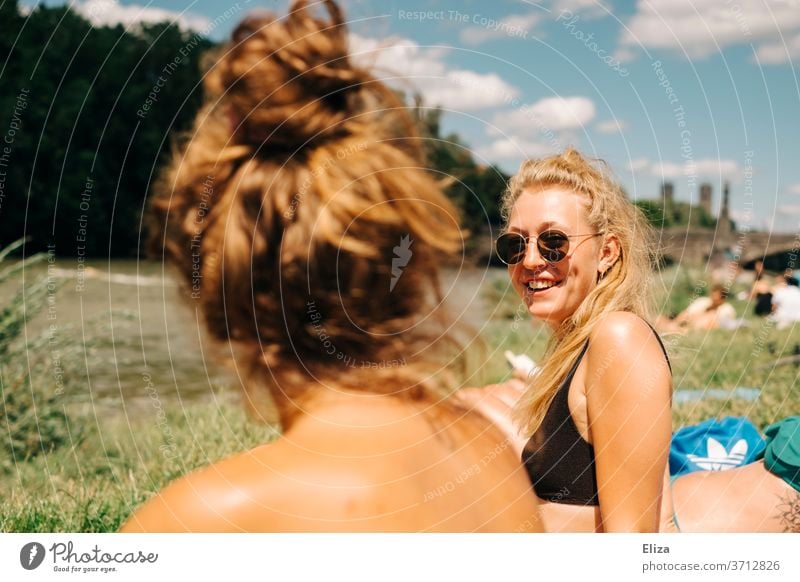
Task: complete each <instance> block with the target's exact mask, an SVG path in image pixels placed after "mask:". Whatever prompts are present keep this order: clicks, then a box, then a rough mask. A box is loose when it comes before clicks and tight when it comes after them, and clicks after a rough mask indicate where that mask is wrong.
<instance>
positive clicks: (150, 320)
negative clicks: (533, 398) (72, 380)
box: [0, 257, 506, 414]
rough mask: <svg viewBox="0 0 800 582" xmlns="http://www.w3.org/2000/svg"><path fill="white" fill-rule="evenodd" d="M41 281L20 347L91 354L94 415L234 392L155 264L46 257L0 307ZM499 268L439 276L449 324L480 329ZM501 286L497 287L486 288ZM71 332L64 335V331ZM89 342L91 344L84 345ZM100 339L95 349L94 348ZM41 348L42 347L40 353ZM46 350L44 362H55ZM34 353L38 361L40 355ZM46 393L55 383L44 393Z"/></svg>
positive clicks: (1, 291)
mask: <svg viewBox="0 0 800 582" xmlns="http://www.w3.org/2000/svg"><path fill="white" fill-rule="evenodd" d="M42 277H48V280H49V281H51V282H58V283H59V285H58V288H57V289H55V287H51V289H50V292H49V297H48V303H47V304H46V306H45V308H44V310H42V311H41V312H40V313H39V314H37V315H36V316H35V317H33V318H31V319H30V321H29V322H28V324H27V326H26V334H27V337H28V339H29V340H32V339H33V338H35V337H37V336H39V335H40V334H42V333H44V332H47V330H52V331H51V333H52V334H56V335H58V334H61V335H62V336H63V338H66V337H74V338H75V339H74V341H77V342H81V343H82V342H83V341H84V338H86V340H87V344H86V345H89V346H90V347H89V348H85V349H83V350H80V353H81V354H82V355H81V356H79V357H84V356H85V354H84V352H86V353H88V357H85V361H84V362H77V364H78V365H79V367H80V368H81V369H82V370H83V376H84V379H83V382H80V383H79V384H80V385H81V386H84V387H85V391H84V392H83V393H82V394H77V395H72V396H74V397H75V398H77V399H78V400H80V401H83V402H90V403H91V405H92V406H93V407H95V408H97V407H100V408H101V409H104V410H107V411H108V413H110V414H113V413H114V412H115V411H118V412H123V411H124V412H125V413H126V414H132V413H135V411H136V410H137V409H140V408H141V407H142V406H145V405H146V403H147V402H148V399H149V398H151V397H152V396H153V394H154V393H157V395H158V397H159V398H160V399H161V400H178V401H181V402H187V401H189V402H195V401H203V400H210V399H214V398H218V397H221V396H224V395H230V394H232V393H234V392H233V391H235V386H233V387H232V384H233V385H235V384H236V383H237V379H236V373H235V371H231V370H228V369H227V368H226V367H225V366H224V365H223V364H222V363H221V362H220V361H219V360H218V359H217V358H215V357H214V356H212V355H211V353H212V352H215V350H213V349H211V347H212V346H211V345H210V344H209V341H208V338H206V337H205V336H204V334H203V331H202V326H201V322H200V319H199V314H198V313H196V312H195V310H194V307H193V306H190V305H187V304H185V303H184V302H183V300H182V299H181V298H180V297H179V295H178V286H177V283H176V281H175V279H174V277H173V276H172V275H171V273H170V272H169V271H165V270H164V269H163V267H162V265H161V264H160V263H156V262H143V261H135V260H114V261H110V262H109V261H87V262H86V263H77V262H76V261H75V259H73V258H63V259H62V258H55V257H51V260H50V261H49V263H48V262H44V263H41V264H39V265H36V266H34V267H31V268H29V269H26V270H25V272H24V273H23V274H22V275H20V276H18V277H16V278H15V279H14V280H12V281H8V282H6V283H5V284H3V285H1V286H0V298H2V299H3V302H4V303H6V302H7V301H8V298H9V297H10V296H11V295H12V294H13V293H14V292H15V291H16V290H17V289H19V288H20V286H21V285H23V284H24V285H26V286H30V285H32V284H33V283H34V282H35V281H37V280H41V278H42ZM505 278H506V272H505V270H503V269H492V268H486V269H479V268H474V267H471V268H468V269H452V268H450V269H446V270H445V271H444V272H443V277H442V281H443V290H444V292H445V293H446V295H447V301H448V305H449V307H450V309H451V311H452V313H453V314H454V315H455V317H456V318H457V319H460V320H462V321H466V322H468V323H470V324H472V325H473V327H476V328H480V327H482V325H483V324H485V322H486V321H488V319H489V318H491V317H492V312H493V307H494V306H493V305H490V304H489V303H490V301H489V300H488V299H487V296H486V293H485V289H486V288H488V287H490V286H492V285H497V284H500V285H503V284H505ZM496 281H500V282H501V283H495V282H496ZM70 330H71V331H70ZM91 338H94V340H93V339H91ZM97 342H99V344H100V345H94V344H96V343H97ZM44 349H50V348H44ZM52 351H53V352H54V353H48V354H44V356H46V357H47V358H50V359H52V358H53V357H59V354H58V352H57V351H56V350H52ZM39 355H40V356H41V355H42V354H39ZM52 388H53V389H54V390H55V389H57V386H55V384H54V386H53V387H52Z"/></svg>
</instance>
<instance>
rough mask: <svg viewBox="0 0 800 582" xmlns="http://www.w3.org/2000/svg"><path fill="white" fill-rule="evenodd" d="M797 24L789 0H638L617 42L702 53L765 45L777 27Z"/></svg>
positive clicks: (799, 13) (797, 10) (798, 16)
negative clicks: (743, 46) (701, 0)
mask: <svg viewBox="0 0 800 582" xmlns="http://www.w3.org/2000/svg"><path fill="white" fill-rule="evenodd" d="M798 29H800V7H798V5H797V2H795V1H793V0H791V1H790V0H783V1H775V2H771V3H767V2H764V0H736V1H735V2H732V1H731V0H704V1H703V2H698V1H697V0H638V2H637V6H636V13H635V14H634V15H633V17H632V18H631V19H630V21H629V22H628V24H627V29H623V30H622V36H621V39H620V45H621V47H622V48H625V47H635V46H638V45H639V44H641V45H642V46H644V47H646V48H648V49H668V50H674V51H680V52H683V51H685V52H686V53H687V54H688V55H689V57H692V58H702V57H706V56H708V55H710V54H712V53H714V52H717V51H718V50H721V49H724V48H725V47H727V46H731V45H736V44H742V43H758V42H760V41H765V42H768V43H769V44H767V45H763V46H766V47H769V46H770V45H772V44H774V41H773V40H772V39H774V38H775V37H776V35H777V34H778V32H782V33H784V34H787V33H790V32H792V31H798ZM717 47H719V49H718V48H717ZM765 50H767V52H768V53H770V51H771V49H769V48H767V49H765ZM771 54H772V56H773V57H774V53H771Z"/></svg>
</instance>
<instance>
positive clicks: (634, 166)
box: [628, 158, 650, 174]
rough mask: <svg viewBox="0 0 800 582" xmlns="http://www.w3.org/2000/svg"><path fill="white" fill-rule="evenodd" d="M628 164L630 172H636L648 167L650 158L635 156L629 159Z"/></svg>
mask: <svg viewBox="0 0 800 582" xmlns="http://www.w3.org/2000/svg"><path fill="white" fill-rule="evenodd" d="M628 166H629V167H630V170H631V172H633V173H634V174H638V173H640V172H643V171H645V170H646V169H647V168H649V167H650V160H648V159H646V158H635V159H633V160H631V161H630V163H629V164H628Z"/></svg>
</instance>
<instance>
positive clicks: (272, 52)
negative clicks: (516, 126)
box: [150, 0, 463, 428]
mask: <svg viewBox="0 0 800 582" xmlns="http://www.w3.org/2000/svg"><path fill="white" fill-rule="evenodd" d="M320 7H321V9H320ZM207 66H208V71H207V73H206V75H205V77H204V88H205V92H206V97H207V98H206V103H205V106H204V107H203V108H202V109H201V111H200V112H199V113H198V115H197V117H196V120H195V123H194V128H193V129H192V131H191V132H190V133H189V134H187V135H186V136H184V137H183V139H182V142H181V144H180V145H179V147H178V148H177V149H176V151H175V152H174V153H173V155H172V158H171V161H170V162H169V164H168V167H167V169H166V171H165V172H164V173H163V175H162V176H161V179H160V181H159V182H158V184H157V187H156V194H155V197H154V198H153V200H152V203H151V206H150V221H151V225H150V226H151V237H150V248H151V252H154V254H156V255H157V256H160V257H163V258H164V259H166V260H168V261H169V262H171V263H173V264H174V265H175V266H176V267H177V269H178V271H179V273H180V274H181V276H182V279H183V282H184V285H183V289H184V292H185V294H186V295H187V298H189V299H191V301H193V302H194V304H195V305H196V307H197V308H198V309H199V311H200V313H201V314H202V315H203V319H204V322H205V325H206V327H207V329H208V331H209V332H210V334H211V335H212V337H213V338H215V339H217V340H220V341H224V342H229V343H231V344H232V345H233V346H234V348H235V349H234V361H235V363H236V364H237V366H238V367H240V368H242V369H243V370H244V372H245V374H246V376H245V377H246V379H247V381H246V382H245V384H246V388H245V390H246V391H247V396H248V398H247V400H248V402H250V403H251V404H253V403H255V404H253V406H255V407H258V406H260V405H261V403H263V402H264V400H265V399H264V398H262V397H260V396H259V394H258V393H256V391H258V390H259V389H261V391H262V392H263V387H264V386H266V388H267V389H268V391H269V393H270V394H271V396H272V401H273V403H274V404H275V405H277V410H278V412H279V415H280V418H281V420H282V422H283V424H284V428H285V427H286V425H287V424H288V423H290V422H291V421H292V419H293V418H294V416H295V415H296V414H297V413H298V412H300V410H301V401H302V400H303V399H304V398H305V397H306V396H307V395H308V394H307V393H308V392H309V390H308V389H309V387H310V386H314V385H319V384H321V383H322V384H331V385H335V386H339V387H347V388H351V389H360V390H365V391H369V392H373V393H381V394H397V395H401V396H405V397H409V398H416V399H420V398H425V397H426V396H430V395H431V393H432V392H437V391H438V389H440V388H442V389H445V388H446V387H443V384H446V379H445V374H443V373H442V372H441V370H442V367H443V364H442V362H441V361H439V360H437V358H436V357H435V355H434V354H436V353H437V352H436V349H433V348H438V347H441V346H443V345H444V344H446V343H447V334H445V333H444V331H445V330H446V328H447V327H448V324H449V322H447V321H444V320H443V316H441V314H440V310H439V309H438V306H439V305H440V303H441V296H442V294H441V291H440V288H439V281H438V268H439V264H440V262H441V259H442V258H443V257H446V256H448V255H451V254H453V253H456V252H458V251H461V250H462V249H463V236H462V232H461V230H460V227H459V225H458V219H457V211H456V209H455V208H454V207H453V206H452V204H451V203H450V201H449V200H448V198H447V197H446V196H445V195H444V193H443V191H442V189H441V185H440V184H439V183H438V182H437V181H436V180H435V179H434V178H433V177H432V175H431V173H430V172H428V171H427V170H426V169H425V164H424V160H423V154H422V149H421V143H420V141H419V139H418V138H417V136H416V133H415V129H414V127H415V126H414V123H413V120H412V118H411V117H410V115H409V114H408V112H407V109H406V106H405V104H404V103H403V102H402V101H401V100H400V99H399V98H398V96H397V95H396V94H395V93H394V92H393V91H392V90H390V89H389V88H388V87H387V86H386V85H384V84H383V83H381V82H380V81H378V80H376V79H375V78H374V77H373V76H372V75H371V74H370V73H369V72H368V71H366V70H364V69H362V68H360V67H358V66H356V65H355V64H354V63H353V62H352V61H351V59H350V55H349V53H348V46H347V28H346V26H345V23H344V18H343V15H342V12H341V10H340V9H339V6H338V5H337V4H336V3H335V2H333V1H331V0H326V1H324V2H316V3H314V5H313V6H310V5H309V3H308V2H306V1H294V2H292V4H291V6H290V9H289V13H288V15H286V16H283V17H280V18H279V17H277V16H276V15H274V14H272V13H263V12H262V13H257V14H254V15H252V16H250V17H247V18H246V19H245V20H243V21H242V22H241V23H240V24H239V25H238V26H237V27H236V28H235V30H234V31H233V33H232V38H231V40H230V42H228V43H227V44H225V45H224V46H223V47H222V48H221V49H219V50H218V51H217V52H216V53H215V54H212V58H211V59H210V60H209V61H208V65H207ZM398 257H399V259H400V260H399V262H396V261H397V260H398ZM403 262H405V263H407V265H405V264H404V265H400V263H403ZM398 265H399V266H398ZM448 361H449V360H448ZM267 401H269V400H268V399H267Z"/></svg>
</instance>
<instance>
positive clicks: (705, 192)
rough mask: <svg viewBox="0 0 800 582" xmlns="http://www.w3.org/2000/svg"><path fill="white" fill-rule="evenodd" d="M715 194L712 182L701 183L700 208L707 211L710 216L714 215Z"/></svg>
mask: <svg viewBox="0 0 800 582" xmlns="http://www.w3.org/2000/svg"><path fill="white" fill-rule="evenodd" d="M713 203H714V201H713V195H712V189H711V184H709V183H708V182H705V183H703V184H700V208H702V209H703V210H705V211H706V214H708V215H709V216H714V214H713V211H712V209H711V207H712V206H713Z"/></svg>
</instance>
